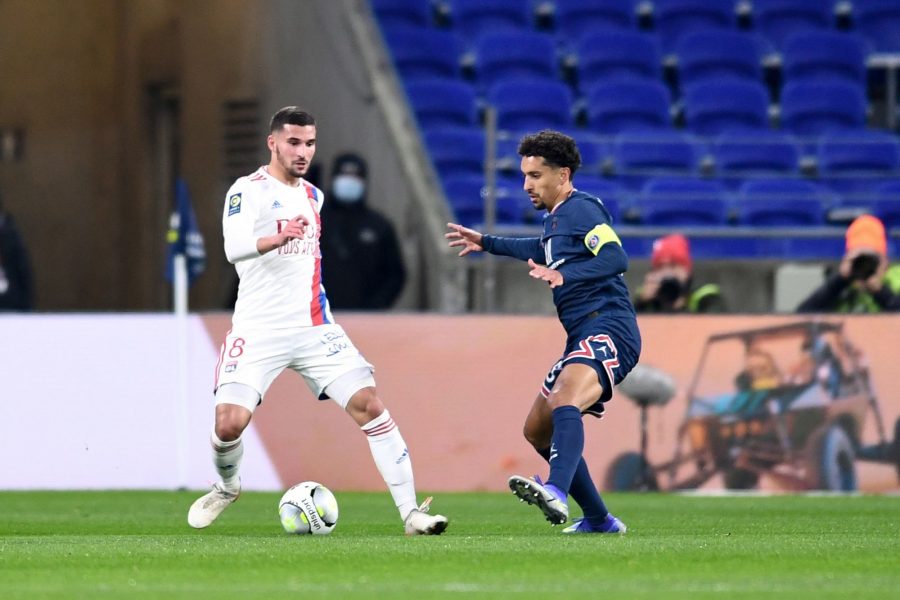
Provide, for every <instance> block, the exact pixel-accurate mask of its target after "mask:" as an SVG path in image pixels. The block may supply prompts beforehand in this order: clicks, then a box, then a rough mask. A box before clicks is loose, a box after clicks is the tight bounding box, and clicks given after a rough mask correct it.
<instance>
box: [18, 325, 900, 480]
mask: <svg viewBox="0 0 900 600" xmlns="http://www.w3.org/2000/svg"><path fill="white" fill-rule="evenodd" d="M338 316H339V321H340V322H341V323H342V324H343V326H344V327H345V329H346V330H347V331H348V333H349V334H350V335H351V337H352V338H353V340H354V341H355V343H356V345H357V346H358V347H359V348H360V349H361V350H362V352H363V353H364V354H365V355H366V357H367V358H368V359H369V360H370V361H371V362H373V363H374V364H375V365H376V369H377V371H376V377H377V380H378V385H379V393H380V395H381V396H382V397H383V398H384V400H385V401H386V403H387V404H388V406H389V408H390V410H391V413H392V414H393V416H394V418H395V419H396V421H397V422H398V423H399V424H400V426H401V429H402V431H403V434H404V437H405V438H406V441H407V443H408V444H409V447H410V451H411V454H412V457H413V461H414V465H415V470H416V480H417V485H418V487H419V488H420V489H423V490H434V491H441V490H491V491H500V490H503V489H505V481H506V478H507V477H508V476H509V475H510V474H512V473H522V474H526V475H530V474H532V473H545V472H546V467H545V466H544V465H543V464H542V462H541V461H540V459H538V458H537V456H536V455H535V454H534V453H533V451H531V450H530V448H529V447H528V446H527V444H526V443H525V441H524V440H523V439H522V436H521V430H522V422H523V419H524V416H525V413H526V412H527V410H528V408H529V407H530V405H531V403H532V401H533V399H534V397H535V396H536V394H537V391H538V389H539V386H540V384H541V382H542V379H543V377H544V374H545V373H546V371H547V369H548V368H549V367H550V366H551V365H552V364H553V363H554V362H555V361H556V360H557V358H558V353H559V352H560V350H561V348H562V344H563V341H564V335H563V332H562V329H561V328H560V326H559V324H558V322H557V321H556V319H555V318H553V317H544V316H531V317H522V316H496V315H494V316H436V315H369V314H355V313H351V314H342V315H338ZM797 322H799V321H798V319H797V318H796V317H775V316H758V317H749V316H748V317H645V318H642V320H641V327H642V332H643V337H644V351H643V356H642V364H644V365H648V366H653V367H655V368H657V369H661V370H662V371H664V372H665V373H666V374H668V376H669V377H671V378H672V380H673V381H674V382H675V396H674V398H673V399H672V400H671V402H669V403H668V404H666V405H664V406H661V407H654V408H651V409H650V410H649V429H648V432H649V447H648V455H649V458H650V461H651V463H652V464H655V465H656V464H661V463H663V462H665V461H667V460H669V459H670V458H672V456H673V453H674V452H675V451H676V445H677V443H678V439H677V432H678V427H679V425H680V424H681V423H682V420H683V418H684V415H685V411H686V406H687V404H686V390H687V389H688V387H689V385H690V384H691V381H692V378H693V375H694V370H695V369H696V367H697V364H698V362H699V361H700V358H701V355H702V351H703V345H704V343H705V341H706V340H707V338H708V337H709V336H711V335H718V334H722V333H723V332H726V333H727V332H731V333H733V332H740V331H744V330H748V329H754V328H757V329H758V328H771V327H774V326H781V325H787V324H791V323H797ZM827 322H829V323H839V324H843V329H844V331H845V333H846V336H847V337H848V339H850V340H852V341H853V343H854V344H855V345H856V346H857V347H858V348H860V349H861V350H862V352H863V353H864V355H865V357H866V360H867V361H868V365H869V370H870V373H871V378H872V383H873V388H874V390H875V391H876V394H877V403H878V406H879V408H880V411H881V415H882V417H883V422H884V424H885V428H886V429H887V431H888V436H891V437H892V435H893V428H894V423H895V422H896V421H897V419H898V416H900V381H898V380H897V378H896V376H895V373H896V368H895V359H894V356H895V350H896V349H895V346H896V340H897V339H900V321H898V320H897V319H896V317H890V316H883V317H862V316H854V317H846V318H841V319H827ZM228 328H229V317H228V316H227V315H224V314H208V315H192V316H191V317H190V322H189V339H190V342H189V353H188V359H187V367H188V374H189V376H188V382H187V385H188V398H189V401H188V405H187V406H179V405H178V404H177V398H178V396H179V393H178V390H177V389H176V384H175V382H176V380H177V376H176V374H177V373H176V371H177V369H176V367H177V364H176V358H175V357H176V352H175V348H174V342H173V339H174V338H175V334H176V323H175V320H174V317H172V316H171V315H167V314H153V315H128V314H115V315H30V316H0V340H2V341H3V343H0V365H2V372H3V376H2V377H0V402H2V406H3V408H4V412H5V415H4V419H3V424H2V428H3V431H2V435H0V452H2V453H3V455H4V456H8V457H16V458H15V459H14V460H9V461H7V463H6V465H5V466H4V468H3V469H2V470H0V489H118V488H126V489H128V488H138V489H175V488H180V487H188V488H204V487H206V486H207V485H208V484H209V483H210V482H211V481H213V480H214V478H215V473H214V471H213V469H212V466H211V464H210V458H209V446H208V437H209V431H210V428H211V426H212V414H213V397H212V382H213V372H214V369H215V366H216V362H217V358H218V347H219V344H220V342H221V340H222V338H223V336H224V333H225V332H226V331H227V330H228ZM714 366H715V368H714V369H713V371H712V373H713V375H712V378H713V379H715V381H712V383H713V384H716V385H720V386H724V387H727V386H728V385H730V384H731V381H732V380H733V377H734V375H735V368H738V366H737V365H734V364H731V363H728V364H724V363H723V364H718V365H714ZM639 418H640V412H639V410H638V409H637V408H636V406H635V405H634V404H633V403H632V402H629V401H628V398H627V397H626V396H625V395H624V394H623V393H621V392H620V393H617V395H616V397H615V398H614V399H613V400H612V402H611V403H610V404H609V405H608V410H607V414H606V416H604V418H603V419H602V420H596V419H593V418H587V419H586V421H585V422H586V434H587V435H586V438H587V441H586V447H585V454H586V457H587V458H588V460H589V463H590V464H591V467H592V471H593V473H594V476H595V478H596V479H597V481H598V482H602V481H603V480H604V476H605V474H606V473H607V470H608V467H609V465H610V462H611V460H612V459H613V458H614V457H616V456H617V455H619V454H620V453H622V452H625V451H634V450H637V449H638V447H639V446H638V441H639V438H638V431H639ZM180 432H183V434H181V433H180ZM861 437H862V439H863V441H864V442H865V443H873V442H874V441H876V439H877V437H878V435H877V430H876V424H875V420H874V418H873V414H871V412H870V414H868V415H867V419H866V421H865V427H864V429H863V432H862V436H861ZM245 439H246V443H247V449H246V452H245V458H244V468H243V474H242V477H243V482H244V486H245V488H246V489H260V490H276V489H281V488H284V487H286V486H288V485H290V484H292V483H295V482H297V481H300V480H304V479H316V480H321V481H323V482H326V483H327V484H328V485H330V486H331V487H333V488H335V489H337V490H380V489H382V487H383V483H382V482H381V480H380V477H379V475H378V473H377V471H376V469H375V467H374V464H373V463H372V461H371V459H370V457H369V452H368V448H367V444H366V441H365V439H364V436H363V435H361V434H360V433H359V431H358V429H357V427H356V426H355V425H354V424H353V423H352V421H351V420H350V419H348V418H347V417H346V416H345V415H343V414H342V413H341V411H339V410H337V409H336V408H335V407H334V406H333V405H332V404H331V403H330V402H319V401H316V400H315V399H314V398H313V397H312V396H311V394H310V393H309V391H308V390H307V389H306V387H305V385H304V384H303V382H302V380H301V378H300V377H298V376H296V375H294V374H291V373H287V374H283V375H282V376H280V377H279V378H278V379H277V380H276V381H275V383H274V385H273V386H272V388H271V389H270V392H269V394H268V395H267V397H266V400H265V402H264V404H263V406H262V407H261V409H260V410H259V411H258V413H257V416H256V418H255V420H254V424H253V425H252V426H251V428H250V429H249V430H248V432H247V434H246V438H245ZM857 472H858V474H859V479H860V488H861V489H862V490H864V491H869V492H887V491H895V492H896V491H898V490H900V487H898V483H897V473H896V470H895V468H894V467H892V466H890V465H884V464H872V463H864V462H862V461H857ZM704 487H705V488H709V489H720V488H721V487H722V479H721V477H719V476H717V477H714V478H712V479H711V480H710V481H709V482H707V483H706V484H705V485H704ZM761 487H763V488H764V489H780V488H779V486H778V482H777V481H775V480H770V479H769V478H767V477H765V476H764V477H763V479H762V481H761Z"/></svg>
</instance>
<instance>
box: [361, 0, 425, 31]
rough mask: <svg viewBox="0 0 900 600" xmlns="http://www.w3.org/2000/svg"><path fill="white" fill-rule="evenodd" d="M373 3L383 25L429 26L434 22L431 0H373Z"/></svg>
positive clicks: (373, 9) (379, 21) (374, 10)
mask: <svg viewBox="0 0 900 600" xmlns="http://www.w3.org/2000/svg"><path fill="white" fill-rule="evenodd" d="M371 5H372V11H373V12H374V13H375V16H376V17H377V19H378V23H379V24H380V25H381V26H382V27H395V26H398V25H411V26H413V27H429V26H431V25H432V24H433V22H434V12H433V11H434V8H433V6H432V3H431V0H372V2H371Z"/></svg>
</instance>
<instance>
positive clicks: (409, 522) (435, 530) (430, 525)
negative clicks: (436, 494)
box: [403, 496, 448, 535]
mask: <svg viewBox="0 0 900 600" xmlns="http://www.w3.org/2000/svg"><path fill="white" fill-rule="evenodd" d="M430 504H431V496H429V497H427V498H425V501H424V502H423V503H422V504H420V505H419V508H414V509H413V510H412V512H411V513H409V514H408V515H407V516H406V521H405V522H404V523H403V525H404V527H405V529H406V535H441V534H442V533H444V530H445V529H447V523H448V521H447V517H445V516H444V515H429V514H428V509H429V506H430Z"/></svg>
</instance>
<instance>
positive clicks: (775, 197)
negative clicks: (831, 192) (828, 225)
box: [736, 179, 828, 227]
mask: <svg viewBox="0 0 900 600" xmlns="http://www.w3.org/2000/svg"><path fill="white" fill-rule="evenodd" d="M827 197H828V195H827V193H826V192H825V190H823V189H822V188H821V187H819V186H817V185H816V184H814V183H812V182H810V181H805V180H802V179H754V180H749V181H746V182H745V183H744V184H743V185H742V186H741V188H740V192H739V194H738V201H737V203H736V212H737V223H738V224H739V225H748V226H753V227H763V226H766V227H814V226H818V225H824V224H825V211H826V208H827V205H828V200H827Z"/></svg>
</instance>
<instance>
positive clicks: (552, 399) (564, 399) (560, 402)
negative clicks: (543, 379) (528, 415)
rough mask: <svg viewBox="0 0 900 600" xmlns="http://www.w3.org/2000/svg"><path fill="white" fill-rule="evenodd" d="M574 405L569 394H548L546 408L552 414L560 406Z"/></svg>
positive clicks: (553, 392) (554, 392)
mask: <svg viewBox="0 0 900 600" xmlns="http://www.w3.org/2000/svg"><path fill="white" fill-rule="evenodd" d="M574 405H575V403H574V402H573V401H572V398H571V396H570V395H569V394H562V393H559V392H557V391H555V390H554V391H552V392H550V395H549V396H547V406H548V407H549V408H550V412H553V411H554V410H556V409H557V408H559V407H561V406H574Z"/></svg>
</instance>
